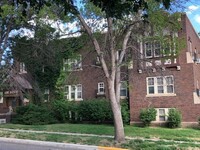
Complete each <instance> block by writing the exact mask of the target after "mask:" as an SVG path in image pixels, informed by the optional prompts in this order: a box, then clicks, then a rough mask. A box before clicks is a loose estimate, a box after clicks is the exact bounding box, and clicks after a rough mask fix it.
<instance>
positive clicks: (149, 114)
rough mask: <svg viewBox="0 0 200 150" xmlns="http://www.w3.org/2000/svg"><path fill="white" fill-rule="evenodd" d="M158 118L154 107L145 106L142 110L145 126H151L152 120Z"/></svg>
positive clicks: (141, 117) (141, 116)
mask: <svg viewBox="0 0 200 150" xmlns="http://www.w3.org/2000/svg"><path fill="white" fill-rule="evenodd" d="M155 119H156V110H155V109H154V108H145V109H142V110H141V111H140V120H141V121H142V122H143V124H144V126H149V125H150V123H151V121H153V120H155Z"/></svg>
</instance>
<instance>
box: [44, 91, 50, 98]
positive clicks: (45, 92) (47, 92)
mask: <svg viewBox="0 0 200 150" xmlns="http://www.w3.org/2000/svg"><path fill="white" fill-rule="evenodd" d="M44 99H45V100H46V101H49V89H45V90H44Z"/></svg>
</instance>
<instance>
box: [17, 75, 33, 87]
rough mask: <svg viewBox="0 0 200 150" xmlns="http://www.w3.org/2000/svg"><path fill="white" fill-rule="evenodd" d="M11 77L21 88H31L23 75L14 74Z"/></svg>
mask: <svg viewBox="0 0 200 150" xmlns="http://www.w3.org/2000/svg"><path fill="white" fill-rule="evenodd" d="M13 79H14V80H15V82H16V83H18V84H19V86H21V87H22V88H23V89H33V87H32V86H31V84H30V83H29V82H28V81H27V80H26V79H25V78H24V77H23V76H20V75H16V76H14V77H13Z"/></svg>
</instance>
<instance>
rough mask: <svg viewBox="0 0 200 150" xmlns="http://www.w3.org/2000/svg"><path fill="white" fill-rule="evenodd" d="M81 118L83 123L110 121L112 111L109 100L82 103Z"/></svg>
mask: <svg viewBox="0 0 200 150" xmlns="http://www.w3.org/2000/svg"><path fill="white" fill-rule="evenodd" d="M78 112H79V116H80V117H81V118H82V120H83V121H94V122H104V121H110V120H111V118H112V111H111V107H110V104H109V101H108V100H105V99H91V100H86V101H82V102H80V105H79V108H78Z"/></svg>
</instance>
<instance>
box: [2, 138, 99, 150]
mask: <svg viewBox="0 0 200 150" xmlns="http://www.w3.org/2000/svg"><path fill="white" fill-rule="evenodd" d="M0 141H2V142H7V143H15V144H16V143H17V144H32V145H41V146H42V145H45V146H50V147H55V148H79V149H83V150H86V149H88V150H98V146H94V145H81V144H68V143H58V142H48V141H37V140H27V139H15V138H2V137H0Z"/></svg>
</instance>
